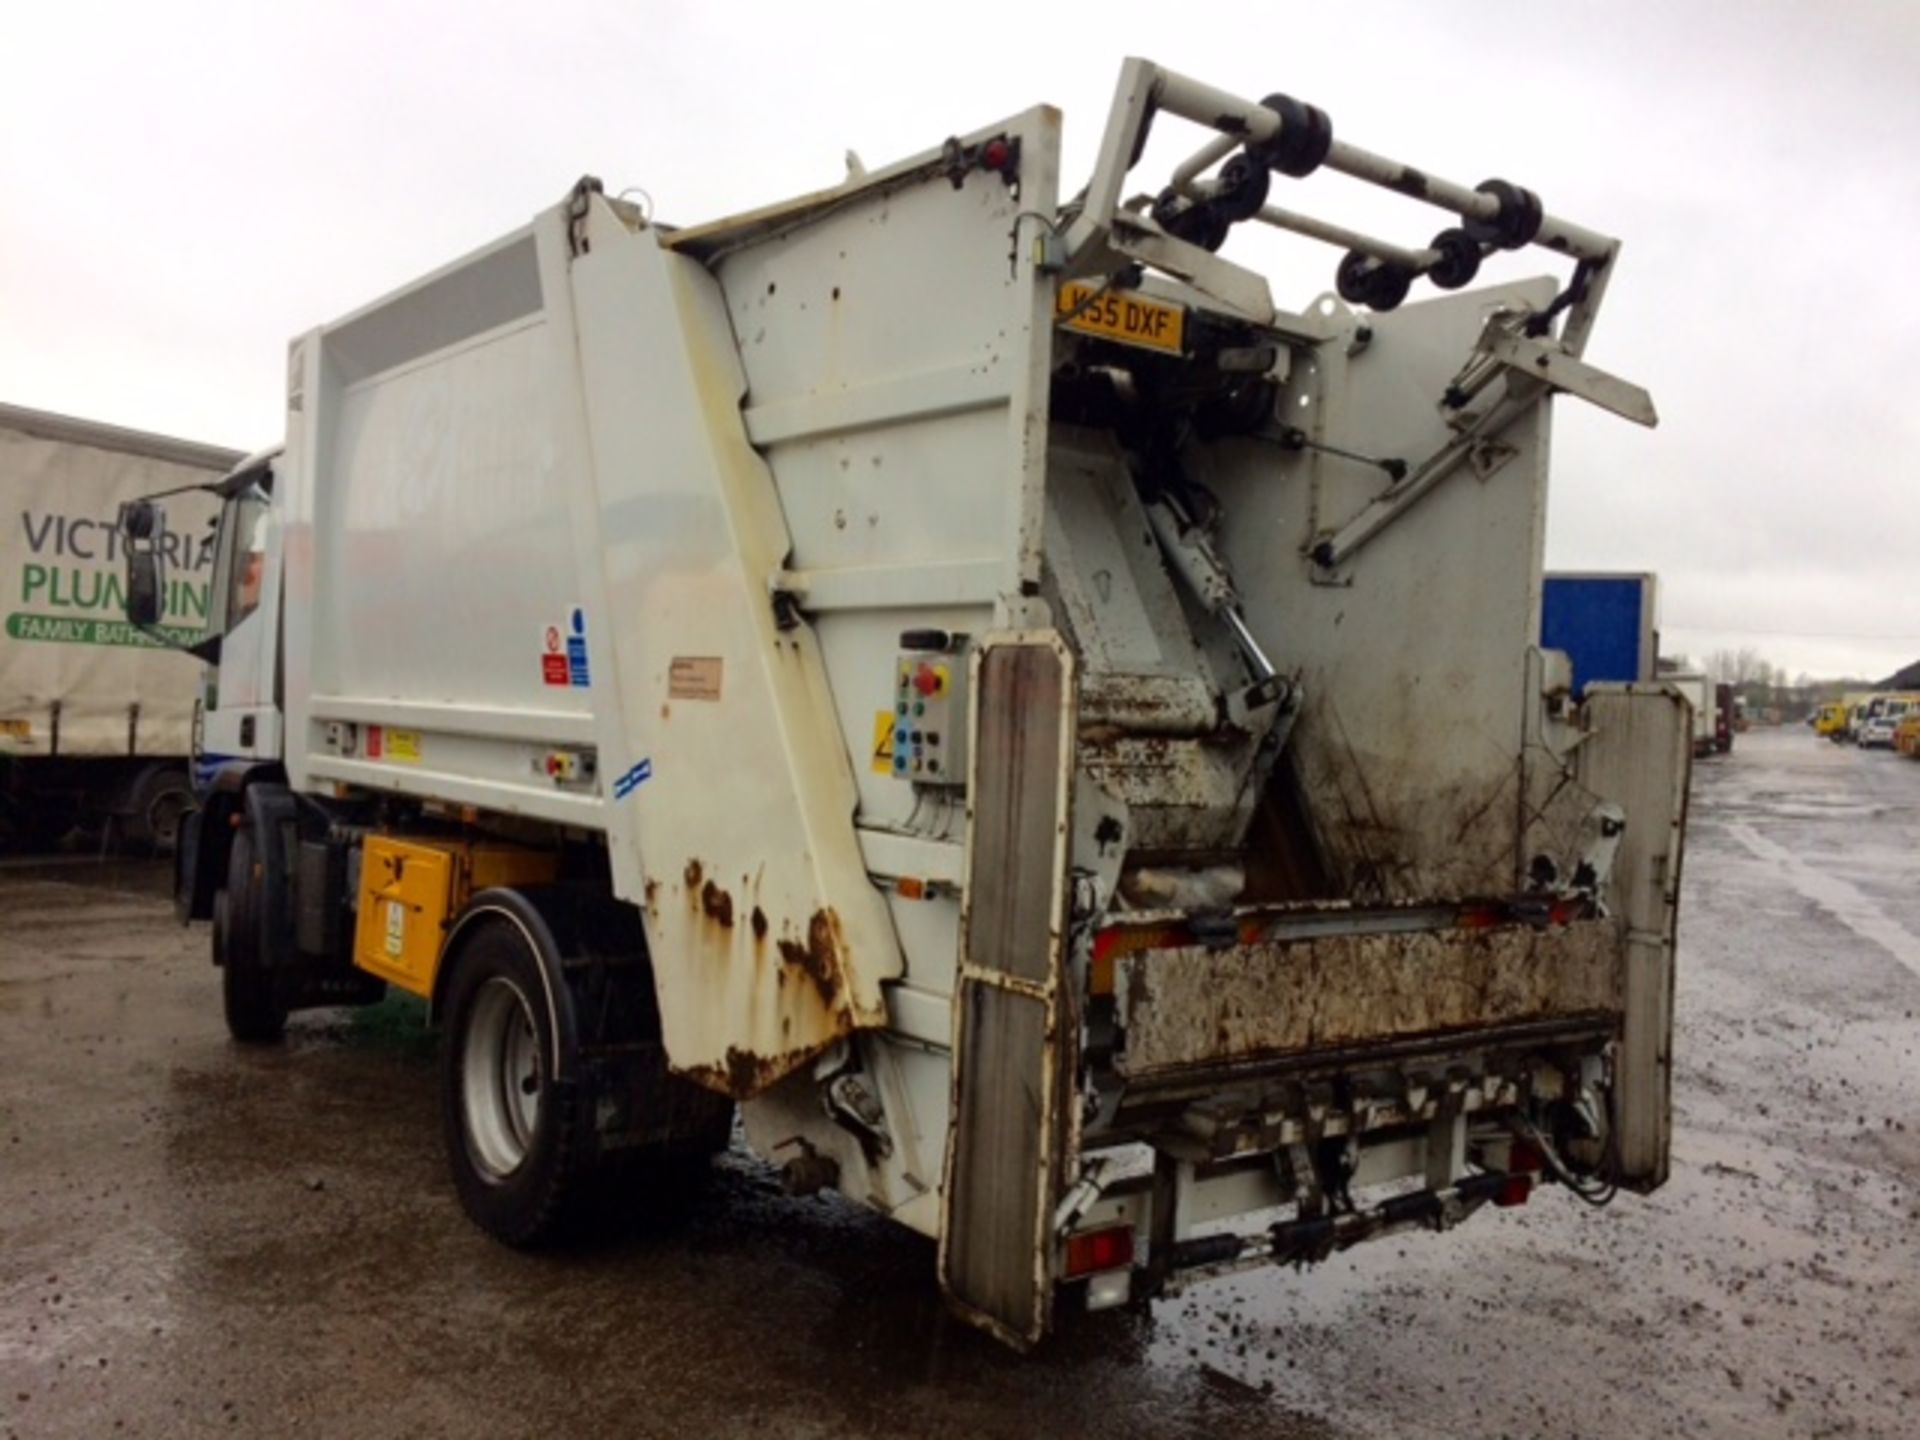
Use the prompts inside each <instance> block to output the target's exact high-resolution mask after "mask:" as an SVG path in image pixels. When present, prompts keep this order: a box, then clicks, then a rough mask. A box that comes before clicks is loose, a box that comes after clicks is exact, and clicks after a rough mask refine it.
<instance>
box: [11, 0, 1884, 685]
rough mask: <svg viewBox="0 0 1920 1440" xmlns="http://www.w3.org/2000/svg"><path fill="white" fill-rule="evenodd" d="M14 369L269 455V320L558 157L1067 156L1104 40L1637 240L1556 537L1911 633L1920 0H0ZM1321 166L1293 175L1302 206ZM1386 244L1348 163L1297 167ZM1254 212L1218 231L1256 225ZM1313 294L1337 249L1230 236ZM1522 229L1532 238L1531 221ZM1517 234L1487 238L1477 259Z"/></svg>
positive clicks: (1419, 227)
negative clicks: (949, 140)
mask: <svg viewBox="0 0 1920 1440" xmlns="http://www.w3.org/2000/svg"><path fill="white" fill-rule="evenodd" d="M0 16H3V17H4V25H3V26H0V36H3V37H4V39H0V400H4V401H7V402H11V403H14V404H21V405H30V406H36V407H39V408H42V409H50V410H59V411H65V412H68V413H71V414H77V415H83V416H88V417H92V418H97V419H102V420H107V421H110V422H113V423H117V424H123V425H131V426H136V427H140V428H144V429H152V430H159V431H163V432H167V433H172V434H179V435H184V436H188V437H191V438H194V439H202V440H207V441H214V442H220V443H225V444H230V445H234V446H237V447H242V448H253V447H256V446H259V445H262V444H266V443H269V442H271V441H272V440H273V439H275V438H276V437H277V434H278V431H279V428H280V423H281V416H280V392H281V372H282V361H283V355H284V350H285V345H286V341H287V340H288V338H289V337H290V336H292V335H293V334H295V333H296V332H298V331H301V330H305V329H308V328H310V327H312V326H313V325H315V324H318V323H321V322H323V321H325V320H328V319H331V318H333V317H334V316H336V315H338V314H340V313H342V312H344V311H346V310H348V309H351V308H353V307H355V306H357V305H359V304H361V303H363V302H364V301H366V300H369V299H371V298H373V297H374V296H375V295H377V294H379V293H381V292H382V291H384V290H387V289H390V288H392V287H393V286H395V285H397V284H400V283H401V282H403V281H405V280H407V279H409V278H410V277H412V276H414V275H416V274H418V273H420V272H422V271H424V270H427V269H430V268H432V267H434V266H436V265H438V264H440V263H442V262H444V261H446V260H448V259H451V258H452V257H454V256H455V255H457V254H459V253H461V252H463V251H465V250H467V249H470V248H472V247H474V246H475V245H478V244H480V243H482V242H484V241H486V240H488V239H490V238H492V237H493V236H494V235H496V234H498V233H500V232H502V231H504V230H506V229H509V228H511V227H512V226H515V225H517V224H520V223H522V222H524V221H525V220H526V219H527V218H529V217H530V216H531V215H532V214H533V213H534V212H535V211H537V210H540V209H542V208H544V207H545V206H547V205H549V204H551V203H553V202H554V201H556V200H557V199H559V198H560V196H561V195H562V194H563V193H564V192H565V190H566V189H567V187H568V186H569V185H570V184H571V183H572V181H573V180H574V179H575V178H576V177H577V176H578V175H580V174H582V173H583V172H592V173H594V174H597V175H600V176H602V177H604V178H605V180H606V181H607V184H608V188H609V190H618V189H621V188H622V187H625V186H627V185H641V186H644V187H645V188H646V189H647V190H648V191H649V192H650V193H651V194H652V196H653V197H654V200H655V203H656V208H657V212H658V214H659V215H660V217H661V218H662V219H666V220H670V221H677V222H680V223H688V222H692V221H697V220H702V219H708V218H712V217H714V216H717V215H721V214H725V213H727V212H729V211H732V210H736V209H743V208H747V207H750V206H754V205H759V204H763V203H766V202H768V201H771V200H775V199H778V198H781V197H784V196H787V195H790V194H794V193H798V192H800V191H803V190H807V189H812V188H815V187H818V186H821V185H826V184H832V183H834V182H836V181H837V180H838V179H839V178H840V177H841V174H842V164H841V157H842V155H843V153H844V151H845V150H846V149H847V148H849V147H851V148H853V149H856V150H858V151H859V153H860V154H861V155H862V156H863V157H864V159H865V160H866V161H867V163H868V164H869V165H877V164H880V163H883V162H885V161H888V160H891V159H895V158H898V157H899V156H901V155H904V154H907V153H910V152H913V151H916V150H919V149H921V148H924V147H925V146H927V145H929V144H933V143H937V142H938V141H939V140H940V139H942V138H943V137H945V136H946V135H948V134H950V133H953V132H954V131H957V130H964V129H968V128H971V127H973V126H976V125H980V124H985V123H987V122H989V121H991V120H994V119H997V118H999V117H1001V116H1003V115H1007V114H1011V113H1013V112H1014V111H1017V110H1020V109H1024V108H1025V107H1027V106H1028V105H1031V104H1033V103H1035V102H1038V101H1047V102H1051V103H1053V104H1056V105H1058V106H1060V107H1061V108H1062V109H1063V110H1064V111H1065V113H1066V135H1067V157H1066V158H1067V166H1066V174H1065V176H1064V177H1063V184H1064V186H1065V188H1068V189H1071V188H1074V187H1076V186H1077V185H1078V184H1079V183H1080V182H1081V180H1082V179H1084V177H1085V174H1086V172H1087V171H1088V169H1089V168H1090V165H1091V160H1092V149H1093V145H1094V143H1095V140H1096V139H1097V136H1098V133H1099V129H1100V126H1101V125H1102V123H1103V121H1104V119H1105V113H1106V107H1107V104H1108V102H1109V100H1110V98H1111V91H1112V87H1113V83H1114V79H1115V76H1116V74H1117V71H1118V68H1119V64H1120V61H1121V59H1122V57H1123V56H1125V55H1128V54H1143V55H1147V56H1149V57H1151V58H1154V59H1157V60H1160V61H1162V62H1164V63H1166V64H1169V65H1172V66H1174V67H1176V68H1179V69H1183V70H1185V71H1187V72H1188V73H1191V74H1194V75H1197V76H1199V77H1201V78H1203V79H1207V80H1209V81H1211V82H1213V83H1215V84H1217V85H1220V86H1222V87H1223V88H1226V89H1229V90H1233V91H1236V92H1238V93H1241V94H1247V95H1254V96H1258V95H1262V94H1266V93H1268V92H1269V91H1273V90H1284V91H1287V92H1289V93H1291V94H1294V95H1298V96H1300V97H1302V98H1304V99H1308V100H1311V101H1313V102H1315V103H1317V104H1319V105H1321V106H1323V107H1324V108H1326V109H1327V110H1328V111H1329V112H1330V113H1331V114H1332V116H1333V118H1334V122H1335V125H1336V127H1337V129H1338V131H1339V133H1340V134H1341V135H1342V136H1343V137H1345V138H1348V139H1351V140H1354V141H1356V142H1357V143H1359V144H1362V145H1366V146H1368V147H1369V148H1372V149H1376V150H1380V151H1384V152H1386V153H1388V154H1391V155H1394V156H1395V157H1396V158H1401V159H1405V160H1408V161H1410V162H1413V163H1415V164H1420V165H1423V166H1426V167H1428V168H1431V169H1433V170H1435V171H1436V172H1438V173H1441V174H1444V175H1448V176H1449V177H1451V178H1456V179H1459V180H1463V181H1465V182H1467V183H1469V184H1471V183H1473V182H1474V181H1476V180H1478V179H1480V178H1482V177H1484V176H1487V175H1502V176H1506V177H1509V178H1511V179H1514V180H1518V181H1520V182H1522V183H1524V184H1527V185H1529V186H1531V187H1533V188H1534V189H1536V190H1538V191H1539V192H1540V193H1541V194H1542V195H1543V196H1544V197H1545V198H1546V200H1547V202H1548V204H1549V206H1550V207H1551V208H1552V209H1554V210H1555V211H1556V212H1557V213H1560V214H1564V215H1566V216H1568V217H1570V218H1572V219H1575V220H1579V221H1582V222H1584V223H1588V224H1590V225H1592V226H1594V227H1596V228H1598V229H1602V230H1605V231H1608V232H1609V233H1612V234H1616V235H1621V236H1624V237H1625V239H1626V242H1627V249H1626V252H1625V255H1624V257H1623V260H1622V263H1621V268H1620V270H1619V272H1618V275H1617V278H1616V280H1615V282H1614V285H1613V288H1612V290H1611V292H1610V293H1609V295H1608V299H1607V304H1606V307H1605V309H1604V311H1603V312H1602V315H1601V320H1600V325H1599V328H1598V329H1597V331H1596V333H1595V336H1594V339H1593V342H1592V345H1591V347H1590V348H1589V351H1588V355H1589V358H1590V359H1592V360H1593V361H1594V362H1595V363H1596V364H1599V365H1601V366H1603V367H1605V368H1608V369H1611V370H1613V371H1615V372H1616V373H1618V374H1622V375H1624V376H1626V377H1628V378H1630V379H1633V380H1636V381H1639V382H1640V383H1642V384H1644V385H1646V386H1647V387H1648V388H1649V389H1651V390H1652V391H1653V394H1654V397H1655V399H1656V401H1657V402H1658V404H1659V406H1660V411H1661V415H1662V424H1661V426H1660V428H1659V429H1658V430H1655V431H1651V432H1646V431H1641V430H1638V429H1637V428H1635V427H1633V426H1631V425H1628V424H1626V423H1625V422H1623V421H1618V420H1614V419H1612V418H1610V417H1606V416H1602V415H1600V414H1598V413H1597V412H1591V411H1588V410H1587V409H1586V408H1585V407H1583V406H1581V405H1579V404H1578V403H1577V402H1562V404H1561V405H1560V407H1559V411H1558V415H1557V418H1556V424H1557V427H1558V429H1557V448H1556V471H1555V475H1556V479H1555V488H1554V493H1553V506H1552V514H1551V521H1550V528H1549V537H1548V561H1549V563H1550V564H1552V565H1555V566H1558V567H1566V568H1572V567H1579V568H1594V569H1601V568H1604V569H1635V570H1641V569H1644V570H1653V571H1656V572H1658V573H1659V575H1660V577H1661V585H1662V620H1663V625H1664V628H1665V631H1666V637H1667V648H1668V649H1670V650H1682V651H1686V652H1689V653H1691V654H1692V655H1694V656H1695V657H1696V658H1699V657H1701V656H1703V655H1704V654H1705V653H1706V652H1708V651H1711V650H1713V649H1716V648H1720V647H1738V646H1743V645H1751V646H1754V647H1756V648H1758V649H1759V650H1760V651H1761V652H1762V653H1763V654H1765V655H1766V656H1768V657H1769V658H1771V659H1772V660H1774V661H1775V662H1777V663H1780V664H1784V665H1785V666H1787V667H1788V668H1789V669H1790V670H1794V671H1798V670H1807V671H1811V672H1813V673H1815V674H1836V673H1843V672H1854V673H1867V674H1873V675H1881V674H1885V673H1886V672H1888V671H1890V670H1892V669H1893V668H1894V667H1895V666H1896V665H1899V664H1902V663H1905V662H1906V661H1909V660H1912V659H1914V658H1916V657H1920V583H1916V580H1917V579H1920V505H1916V504H1915V503H1914V500H1913V498H1912V497H1913V493H1914V484H1915V481H1914V473H1915V467H1914V455H1915V452H1916V450H1917V449H1920V410H1916V408H1915V403H1914V399H1913V396H1914V392H1915V390H1916V388H1920V327H1916V324H1915V320H1916V318H1917V317H1920V287H1917V285H1916V277H1915V276H1914V275H1913V274H1912V272H1911V271H1909V269H1908V261H1906V260H1903V259H1902V258H1901V257H1903V256H1911V255H1912V253H1913V251H1914V248H1915V239H1916V236H1920V163H1916V152H1920V4H1915V3H1908V0H1829V3H1824V4H1812V3H1808V4H1790V3H1785V0H1745V3H1724V0H1723V3H1691V4H1684V5H1683V4H1671V3H1669V4H1659V3H1639V0H1632V3H1629V0H1613V3H1603V4H1552V3H1546V0H1533V3H1518V0H1516V3H1479V0H1455V3H1453V4H1449V5H1412V4H1397V3H1389V0H1373V3H1370V4H1367V5H1365V6H1354V5H1337V4H1331V3H1328V4H1308V3H1285V4H1283V3H1271V0H1270V3H1266V4H1253V5H1231V6H1217V7H1214V6H1207V5H1202V4H1187V5H1169V4H1166V3H1164V0H1162V3H1159V4H1154V5H1135V4H1118V3H1107V4H1099V5H1095V4H1086V3H1083V4H1078V5H1054V6H1035V5H1031V4H1017V5H997V4H974V5H966V6H940V7H938V8H932V7H926V8H924V9H923V7H919V6H914V5H911V4H903V3H899V0H895V3H891V4H873V5H862V4H835V3H831V0H816V3H810V4H804V5H800V4H779V5H764V6H762V5H757V4H754V3H747V0H733V3H727V4H706V5H680V4H665V3H645V0H628V3H586V0H544V3H540V4H507V3H499V0H461V3H458V4H426V3H409V0H380V3H366V0H336V3H332V4H326V5H301V6H298V7H295V6H289V5H277V4H272V3H265V0H261V3H245V4H218V3H211V0H170V3H165V4H153V3H147V0H139V3H118V4H104V3H90V0H61V3H59V4H43V3H36V0H4V3H3V4H0ZM1308 202H1312V203H1311V204H1309V203H1308ZM1286 203H1289V204H1294V205H1297V206H1298V207H1299V208H1316V207H1318V208H1322V209H1324V210H1326V211H1328V212H1329V213H1336V212H1337V216H1338V218H1346V219H1350V220H1352V221H1354V222H1356V223H1363V224H1366V225H1367V226H1369V227H1371V228H1377V229H1379V230H1380V231H1381V232H1382V233H1385V234H1389V235H1392V236H1395V237H1397V238H1401V239H1404V240H1406V241H1408V242H1410V243H1417V242H1420V241H1423V240H1424V239H1425V238H1426V236H1427V235H1428V234H1429V233H1430V232H1431V231H1432V230H1433V229H1434V228H1436V227H1437V224H1438V221H1437V220H1436V219H1435V218H1434V212H1432V211H1426V210H1421V209H1418V208H1417V207H1410V206H1409V205H1408V203H1407V202H1405V201H1401V200H1398V199H1397V198H1395V197H1391V196H1385V195H1379V194H1375V193H1374V192H1370V191H1367V190H1365V189H1364V188H1363V187H1359V186H1356V185H1354V184H1352V183H1351V182H1349V181H1346V180H1344V179H1343V178H1342V177H1339V176H1333V175H1323V176H1316V177H1314V178H1313V179H1312V180H1309V181H1307V182H1305V183H1304V184H1303V185H1302V186H1300V187H1299V189H1298V191H1297V192H1296V193H1294V194H1291V195H1289V196H1288V197H1287V200H1286ZM1257 228H1258V227H1242V230H1243V232H1244V231H1246V230H1248V229H1257ZM1229 253H1230V254H1233V255H1235V256H1236V258H1241V259H1246V260H1250V261H1252V262H1254V263H1258V264H1260V265H1262V266H1263V267H1264V268H1266V269H1268V270H1269V272H1270V273H1271V274H1272V276H1273V278H1274V291H1275V296H1276V298H1277V299H1278V300H1279V301H1280V302H1281V303H1282V304H1290V305H1293V306H1294V307H1295V308H1304V306H1305V305H1306V304H1307V303H1308V302H1309V301H1310V300H1311V299H1312V298H1313V297H1314V296H1315V295H1317V294H1318V293H1319V292H1320V291H1321V290H1323V289H1325V288H1328V287H1329V285H1330V282H1331V275H1332V269H1333V263H1334V260H1335V259H1336V258H1337V257H1335V256H1334V255H1333V254H1332V252H1330V251H1328V250H1326V249H1324V248H1322V247H1318V246H1313V245H1310V244H1302V243H1301V242H1297V241H1292V240H1289V239H1287V238H1286V237H1281V236H1277V235H1266V234H1244V233H1236V235H1235V237H1234V239H1233V240H1232V241H1230V242H1229ZM1530 253H1531V254H1533V255H1537V254H1539V253H1540V252H1537V251H1536V252H1530ZM1538 268H1540V267H1539V265H1538V264H1537V263H1535V262H1534V261H1532V260H1530V259H1527V258H1523V257H1515V258H1509V259H1505V260H1503V262H1502V266H1501V267H1500V268H1498V269H1494V268H1491V267H1490V269H1489V271H1488V272H1483V273H1489V274H1496V275H1504V274H1512V275H1518V274H1521V273H1527V272H1529V271H1532V270H1536V269H1538Z"/></svg>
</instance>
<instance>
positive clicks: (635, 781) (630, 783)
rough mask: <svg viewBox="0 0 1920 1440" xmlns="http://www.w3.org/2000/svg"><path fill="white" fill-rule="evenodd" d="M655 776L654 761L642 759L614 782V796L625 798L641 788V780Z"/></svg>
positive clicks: (618, 798)
mask: <svg viewBox="0 0 1920 1440" xmlns="http://www.w3.org/2000/svg"><path fill="white" fill-rule="evenodd" d="M651 778H653V761H651V760H642V761H641V762H640V763H639V764H638V765H636V766H634V767H633V768H632V769H631V770H629V771H627V773H626V774H624V775H622V776H621V777H620V778H619V779H618V780H616V781H614V782H613V798H614V799H616V800H624V799H626V798H627V796H629V795H631V794H632V793H633V792H634V791H635V790H638V789H639V788H640V782H641V781H643V780H649V779H651Z"/></svg>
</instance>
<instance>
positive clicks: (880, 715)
mask: <svg viewBox="0 0 1920 1440" xmlns="http://www.w3.org/2000/svg"><path fill="white" fill-rule="evenodd" d="M871 763H872V765H873V769H874V773H875V774H877V775H891V774H892V773H893V712H892V711H891V710H876V711H874V712H873V760H872V762H871Z"/></svg>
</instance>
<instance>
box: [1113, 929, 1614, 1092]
mask: <svg viewBox="0 0 1920 1440" xmlns="http://www.w3.org/2000/svg"><path fill="white" fill-rule="evenodd" d="M1620 956H1621V941H1620V934H1619V931H1618V930H1617V929H1616V928H1615V926H1614V924H1613V923H1612V922H1611V921H1607V920H1589V921H1579V922H1575V923H1573V924H1570V925H1564V926H1557V927H1555V928H1553V929H1549V930H1536V929H1533V928H1531V927H1528V926H1521V925H1514V926H1506V927H1502V928H1498V929H1488V930H1475V931H1465V932H1463V931H1427V932H1415V933H1395V934H1372V935H1322V936H1315V937H1313V938H1310V939H1296V940H1279V941H1268V942H1264V943H1261V944H1257V945H1234V946H1229V947H1227V948H1225V949H1220V950H1209V949H1206V948H1204V947H1201V946H1198V945H1193V946H1184V947H1180V948H1176V949H1161V950H1140V951H1136V952H1134V953H1133V954H1130V955H1126V956H1123V957H1121V958H1120V959H1119V960H1118V962H1117V966H1116V972H1115V982H1116V983H1115V996H1116V999H1117V1001H1118V1004H1119V1009H1120V1016H1121V1020H1122V1023H1123V1025H1124V1026H1125V1029H1126V1046H1125V1049H1124V1051H1123V1052H1122V1053H1121V1054H1119V1055H1118V1056H1116V1058H1115V1062H1114V1065H1115V1069H1116V1070H1118V1071H1119V1072H1120V1073H1122V1074H1124V1075H1126V1076H1128V1077H1130V1078H1134V1079H1142V1078H1148V1077H1152V1076H1159V1075H1166V1074H1169V1073H1172V1072H1177V1071H1181V1070H1186V1069H1190V1068H1194V1067H1199V1066H1212V1065H1221V1064H1230V1063H1238V1062H1245V1061H1260V1060H1268V1059H1282V1058H1288V1057H1292V1056H1297V1055H1299V1054H1302V1053H1304V1052H1308V1051H1313V1050H1319V1049H1325V1048H1332V1047H1351V1046H1354V1045H1357V1044H1364V1043H1368V1042H1375V1041H1379V1042H1385V1041H1398V1040H1408V1039H1415V1038H1419V1037H1423V1036H1430V1035H1444V1034H1448V1033H1450V1032H1460V1031H1469V1030H1486V1029H1489V1028H1495V1027H1500V1026H1507V1025H1514V1024H1520V1023H1526V1022H1534V1021H1542V1020H1565V1019H1574V1018H1579V1017H1604V1016H1610V1015H1617V1014H1618V1012H1619V1010H1620V1005H1621V973H1620V971H1621V961H1620Z"/></svg>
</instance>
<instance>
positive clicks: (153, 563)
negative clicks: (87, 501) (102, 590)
mask: <svg viewBox="0 0 1920 1440" xmlns="http://www.w3.org/2000/svg"><path fill="white" fill-rule="evenodd" d="M164 529H165V518H164V517H163V516H162V515H161V513H160V507H159V506H158V505H155V504H154V503H153V502H152V501H151V500H129V501H128V502H127V503H126V504H124V505H122V506H121V507H120V539H121V550H122V553H123V554H124V555H125V556H126V565H127V619H128V620H130V621H132V622H133V623H134V624H135V625H138V626H139V627H140V628H141V629H143V630H144V629H146V628H147V627H149V626H152V625H158V624H159V623H160V594H161V590H162V588H163V577H162V576H161V573H160V547H159V546H158V545H156V544H155V543H154V537H155V536H157V535H159V534H160V533H161V532H162V531H163V530H164Z"/></svg>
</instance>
